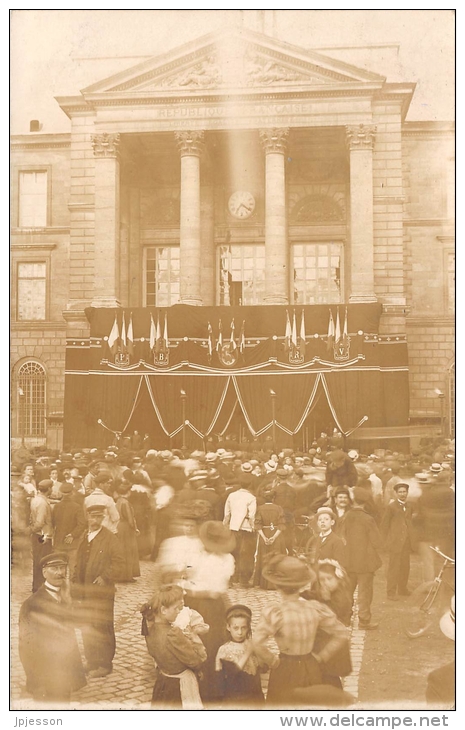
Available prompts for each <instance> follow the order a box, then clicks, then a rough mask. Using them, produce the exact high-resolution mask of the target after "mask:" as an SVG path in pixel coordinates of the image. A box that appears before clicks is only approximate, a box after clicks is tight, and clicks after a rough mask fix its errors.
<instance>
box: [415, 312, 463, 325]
mask: <svg viewBox="0 0 465 730" xmlns="http://www.w3.org/2000/svg"><path fill="white" fill-rule="evenodd" d="M406 325H407V327H440V326H443V327H455V316H454V315H453V314H451V315H450V316H442V317H434V316H433V315H428V314H425V315H424V316H423V317H422V316H418V315H413V317H407V319H406Z"/></svg>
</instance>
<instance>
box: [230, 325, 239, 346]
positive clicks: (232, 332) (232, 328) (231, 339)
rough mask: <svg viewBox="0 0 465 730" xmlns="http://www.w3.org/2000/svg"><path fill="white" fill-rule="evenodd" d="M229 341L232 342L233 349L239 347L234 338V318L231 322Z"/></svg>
mask: <svg viewBox="0 0 465 730" xmlns="http://www.w3.org/2000/svg"><path fill="white" fill-rule="evenodd" d="M229 341H230V343H231V350H235V349H236V348H237V345H236V340H235V339H234V320H233V321H232V322H231V336H230V338H229Z"/></svg>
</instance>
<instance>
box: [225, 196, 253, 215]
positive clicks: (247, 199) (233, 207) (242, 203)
mask: <svg viewBox="0 0 465 730" xmlns="http://www.w3.org/2000/svg"><path fill="white" fill-rule="evenodd" d="M228 208H229V212H230V213H231V215H233V216H234V218H240V219H244V218H248V217H249V216H251V215H252V213H253V212H254V210H255V198H254V196H253V195H252V193H248V192H246V191H245V190H237V191H236V192H235V193H233V194H232V195H231V197H230V198H229V203H228Z"/></svg>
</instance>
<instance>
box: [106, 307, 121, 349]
mask: <svg viewBox="0 0 465 730" xmlns="http://www.w3.org/2000/svg"><path fill="white" fill-rule="evenodd" d="M118 343H119V328H118V320H117V319H116V314H115V321H114V322H113V327H112V328H111V332H110V334H109V336H108V347H109V348H110V352H111V354H112V355H115V354H116V351H117V349H118Z"/></svg>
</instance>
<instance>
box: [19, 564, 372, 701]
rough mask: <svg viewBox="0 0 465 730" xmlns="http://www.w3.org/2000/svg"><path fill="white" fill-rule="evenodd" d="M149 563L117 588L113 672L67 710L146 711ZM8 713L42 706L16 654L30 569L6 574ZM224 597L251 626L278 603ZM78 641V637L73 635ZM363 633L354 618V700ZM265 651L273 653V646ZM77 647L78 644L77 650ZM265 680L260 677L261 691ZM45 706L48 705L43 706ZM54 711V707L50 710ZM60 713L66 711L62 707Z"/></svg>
mask: <svg viewBox="0 0 465 730" xmlns="http://www.w3.org/2000/svg"><path fill="white" fill-rule="evenodd" d="M153 574H154V563H152V562H150V561H141V577H140V578H138V579H137V581H136V583H129V584H118V585H117V595H116V600H115V630H116V654H115V658H114V662H113V672H112V673H111V674H110V675H108V676H107V677H103V678H99V679H88V684H87V686H86V687H84V688H83V689H82V690H80V691H79V692H76V693H75V694H74V695H73V697H72V702H71V704H70V705H68V706H67V707H66V709H75V710H102V709H108V710H116V709H124V710H147V709H150V698H151V695H152V689H153V684H154V681H155V671H154V664H153V660H152V658H151V657H150V656H149V654H148V652H147V649H146V646H145V640H144V637H143V636H141V633H140V627H141V616H140V613H139V610H138V609H139V606H140V605H141V604H142V603H143V602H144V601H146V600H147V599H148V598H149V597H150V595H151V583H152V578H153ZM11 587H12V603H11V632H10V637H11V671H10V678H11V709H12V710H33V709H41V708H43V707H42V706H41V705H39V704H38V703H36V702H34V701H33V700H32V698H31V697H30V696H29V695H28V694H27V693H26V691H25V676H24V672H23V668H22V665H21V662H20V660H19V656H18V615H19V609H20V606H21V603H22V602H23V601H24V600H25V599H26V598H27V597H28V596H29V595H30V588H31V575H30V571H20V570H18V569H14V570H13V572H12V575H11ZM229 598H230V600H231V601H232V602H233V603H246V604H247V605H248V606H250V608H251V609H252V612H253V624H252V625H254V624H255V623H256V622H257V620H258V618H259V616H260V613H261V610H262V609H263V608H264V607H265V606H268V605H270V603H272V602H278V600H279V599H278V594H277V593H276V592H275V591H265V590H262V589H260V588H239V587H237V588H236V587H235V588H231V589H230V591H229ZM77 634H78V639H79V640H80V633H79V631H78V632H77ZM364 637H365V632H364V631H360V630H358V620H357V616H356V614H355V617H354V625H353V627H352V645H351V652H352V661H353V669H354V671H353V674H352V675H350V676H349V677H346V678H345V689H346V690H347V691H348V692H350V693H351V694H352V695H353V696H354V697H355V698H356V697H357V696H358V677H359V673H360V667H361V663H362V659H363V645H364ZM270 648H272V649H273V648H274V649H275V650H276V651H277V647H276V645H275V644H274V642H270ZM81 649H82V646H81ZM267 680H268V677H267V676H266V675H265V676H264V677H263V686H264V690H265V691H266V687H267ZM48 707H49V706H48ZM55 709H58V708H55ZM63 709H65V708H63Z"/></svg>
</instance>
